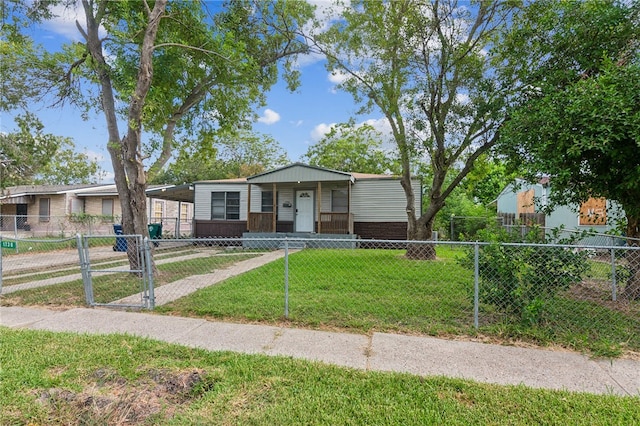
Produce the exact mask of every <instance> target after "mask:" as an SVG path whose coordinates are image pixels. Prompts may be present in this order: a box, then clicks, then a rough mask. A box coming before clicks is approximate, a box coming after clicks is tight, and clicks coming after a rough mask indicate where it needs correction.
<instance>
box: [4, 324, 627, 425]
mask: <svg viewBox="0 0 640 426" xmlns="http://www.w3.org/2000/svg"><path fill="white" fill-rule="evenodd" d="M0 364H1V365H2V366H3V368H2V370H0V381H1V382H2V386H1V387H0V405H1V406H2V410H0V424H3V425H4V424H7V425H8V424H66V425H80V424H158V425H191V424H212V425H229V424H251V425H283V426H286V425H301V424H304V425H327V424H331V425H361V424H372V425H373V424H375V425H429V424H434V425H436V424H437V425H440V424H448V425H474V424H475V425H486V424H510V425H529V424H572V425H580V424H584V425H623V424H624V425H631V424H638V423H639V422H640V399H639V398H637V397H618V396H612V395H590V394H581V393H571V392H565V391H549V390H537V389H530V388H526V387H524V386H498V385H488V384H478V383H474V382H471V381H465V380H458V379H448V378H442V377H428V378H423V377H417V376H412V375H408V374H397V373H382V372H365V371H360V370H353V369H346V368H339V367H334V366H327V365H323V364H320V363H312V362H308V361H302V360H295V359H290V358H285V357H266V356H261V355H243V354H234V353H228V352H207V351H204V350H198V349H190V348H186V347H181V346H177V345H171V344H166V343H161V342H156V341H152V340H149V339H142V338H135V337H131V336H124V335H110V336H87V335H76V334H67V333H50V332H43V331H33V330H13V329H6V328H1V327H0Z"/></svg>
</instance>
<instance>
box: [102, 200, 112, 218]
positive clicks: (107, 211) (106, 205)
mask: <svg viewBox="0 0 640 426" xmlns="http://www.w3.org/2000/svg"><path fill="white" fill-rule="evenodd" d="M102 216H106V217H111V216H113V198H103V199H102Z"/></svg>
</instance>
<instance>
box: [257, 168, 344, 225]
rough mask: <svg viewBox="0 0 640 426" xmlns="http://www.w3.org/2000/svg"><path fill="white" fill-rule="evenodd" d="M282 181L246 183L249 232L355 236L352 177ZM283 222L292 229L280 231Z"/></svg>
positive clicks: (271, 178) (263, 179) (269, 178)
mask: <svg viewBox="0 0 640 426" xmlns="http://www.w3.org/2000/svg"><path fill="white" fill-rule="evenodd" d="M282 178H283V176H273V175H272V174H269V173H267V174H264V175H257V176H254V177H251V178H248V179H247V184H248V185H247V194H249V195H248V197H247V205H246V219H247V231H248V232H272V233H275V232H282V231H285V232H303V233H316V234H331V235H344V234H346V235H352V234H354V214H353V211H352V202H351V197H352V194H351V192H352V190H351V187H352V185H353V178H352V176H351V175H348V174H342V173H336V172H331V173H329V175H328V176H327V175H326V174H325V173H324V172H323V173H320V174H316V175H312V176H306V179H305V178H303V177H301V176H300V177H295V179H296V180H291V181H290V180H289V179H292V177H289V178H288V179H286V178H284V179H282ZM280 179H282V181H281V180H280ZM255 189H257V191H255ZM252 194H253V195H252ZM258 194H259V195H260V197H259V198H258V197H257V195H258ZM252 198H254V199H253V200H252ZM285 222H292V228H291V229H288V227H285V228H284V229H283V224H284V223H285Z"/></svg>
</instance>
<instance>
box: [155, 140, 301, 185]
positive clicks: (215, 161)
mask: <svg viewBox="0 0 640 426" xmlns="http://www.w3.org/2000/svg"><path fill="white" fill-rule="evenodd" d="M288 162H289V160H288V158H287V154H286V152H285V151H284V150H283V149H282V147H281V146H280V145H279V144H278V142H277V141H276V140H275V139H273V138H272V137H270V136H268V135H262V134H254V133H252V132H249V131H244V130H239V131H233V132H218V133H216V134H215V135H214V136H213V139H212V140H210V139H206V140H203V139H200V140H198V141H197V142H193V141H189V142H184V143H183V144H181V147H180V150H179V153H178V155H177V157H176V158H175V160H173V161H172V162H171V163H170V164H169V166H168V167H167V168H166V169H165V170H163V171H162V172H161V173H160V174H159V175H156V177H155V178H154V180H153V183H172V184H182V183H187V182H195V181H198V180H213V179H230V178H238V177H247V176H252V175H255V174H258V173H261V172H263V171H265V170H268V169H271V168H274V167H278V166H283V165H285V164H286V163H288Z"/></svg>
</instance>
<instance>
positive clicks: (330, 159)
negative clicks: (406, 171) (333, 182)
mask: <svg viewBox="0 0 640 426" xmlns="http://www.w3.org/2000/svg"><path fill="white" fill-rule="evenodd" d="M396 157H397V156H396V155H394V154H393V153H390V152H388V151H385V150H383V149H382V135H381V134H380V132H378V131H376V130H375V129H374V128H373V127H371V126H370V125H367V124H365V125H362V126H359V127H355V125H354V123H353V122H350V123H343V124H338V125H337V126H335V127H333V128H331V131H330V132H329V133H328V134H326V135H325V136H324V137H323V138H322V139H321V140H320V141H319V142H318V143H316V144H314V145H312V146H310V147H309V149H308V150H307V153H306V154H305V155H304V156H303V160H304V161H306V162H308V164H311V165H314V166H319V167H326V168H329V169H333V170H342V171H347V172H360V173H374V174H384V173H389V172H390V173H391V174H400V171H401V167H400V164H399V161H398V159H397V158H396Z"/></svg>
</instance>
